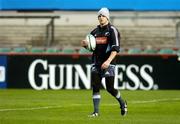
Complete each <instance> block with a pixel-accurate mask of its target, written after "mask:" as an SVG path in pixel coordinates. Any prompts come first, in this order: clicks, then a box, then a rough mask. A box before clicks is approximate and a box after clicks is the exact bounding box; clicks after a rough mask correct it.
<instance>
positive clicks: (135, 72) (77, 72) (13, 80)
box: [0, 53, 180, 90]
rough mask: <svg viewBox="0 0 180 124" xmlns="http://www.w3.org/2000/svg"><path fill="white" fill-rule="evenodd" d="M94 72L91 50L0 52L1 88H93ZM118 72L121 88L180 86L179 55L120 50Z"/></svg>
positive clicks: (140, 88)
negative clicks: (42, 52)
mask: <svg viewBox="0 0 180 124" xmlns="http://www.w3.org/2000/svg"><path fill="white" fill-rule="evenodd" d="M90 72H91V55H90V54H28V53H27V54H2V55H0V87H1V88H8V89H9V88H16V89H23V88H31V89H35V90H47V89H52V90H60V89H91V84H90V78H91V73H90ZM115 73H116V77H115V88H117V89H127V90H158V89H180V76H179V74H180V61H179V60H178V56H177V55H168V54H164V55H161V54H154V55H144V54H143V55H141V54H137V55H130V54H119V55H118V56H117V66H116V69H115ZM102 88H105V85H104V79H103V80H102Z"/></svg>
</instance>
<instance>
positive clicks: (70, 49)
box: [62, 48, 76, 54]
mask: <svg viewBox="0 0 180 124" xmlns="http://www.w3.org/2000/svg"><path fill="white" fill-rule="evenodd" d="M62 53H66V54H72V53H76V50H75V49H72V48H64V49H62Z"/></svg>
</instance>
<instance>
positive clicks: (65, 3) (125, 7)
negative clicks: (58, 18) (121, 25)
mask: <svg viewBox="0 0 180 124" xmlns="http://www.w3.org/2000/svg"><path fill="white" fill-rule="evenodd" d="M101 7H108V8H109V9H110V10H114V11H180V1H179V0H165V1H164V0H150V1H147V0H106V1H104V0H98V1H97V0H39V1H37V0H0V10H76V11H81V10H83V11H84V10H85V11H86V10H87V11H89V10H90V11H91V10H98V9H100V8H101Z"/></svg>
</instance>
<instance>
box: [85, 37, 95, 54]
mask: <svg viewBox="0 0 180 124" xmlns="http://www.w3.org/2000/svg"><path fill="white" fill-rule="evenodd" d="M86 41H87V47H86V48H87V49H88V50H89V51H94V50H95V48H96V38H95V37H94V36H93V35H91V34H87V35H86Z"/></svg>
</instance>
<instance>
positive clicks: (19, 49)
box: [13, 47, 28, 53]
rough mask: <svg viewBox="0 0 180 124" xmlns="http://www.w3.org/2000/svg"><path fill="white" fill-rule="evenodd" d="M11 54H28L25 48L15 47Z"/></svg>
mask: <svg viewBox="0 0 180 124" xmlns="http://www.w3.org/2000/svg"><path fill="white" fill-rule="evenodd" d="M13 52H17V53H21V52H22V53H23V52H28V50H27V49H26V48H25V47H16V48H14V49H13Z"/></svg>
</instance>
